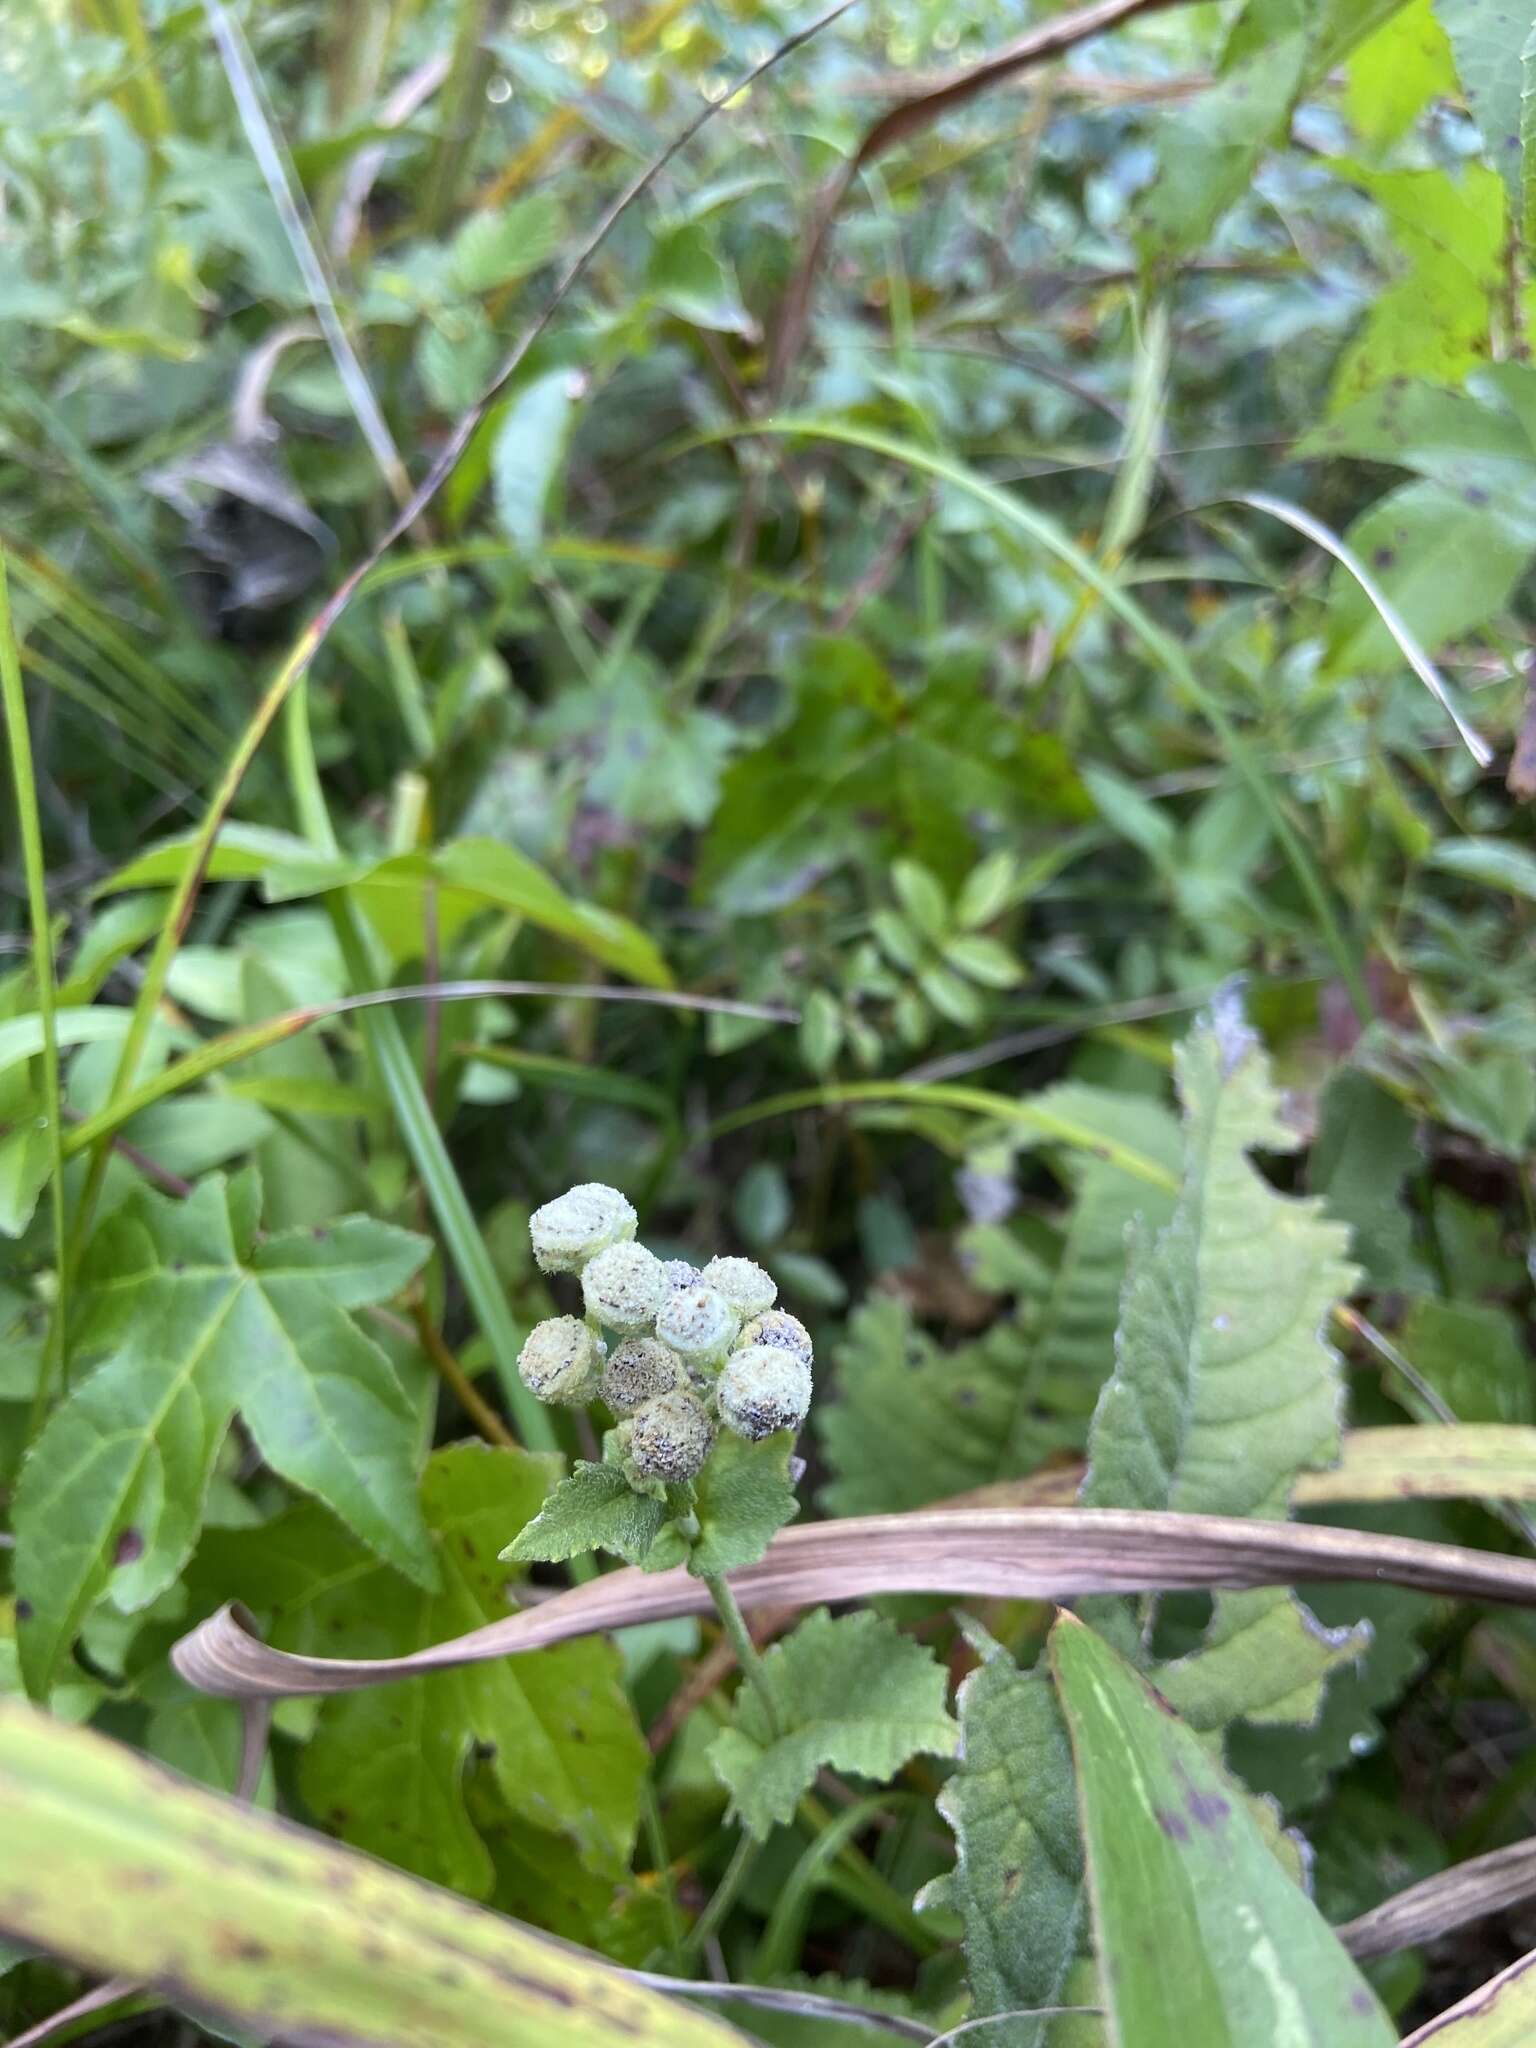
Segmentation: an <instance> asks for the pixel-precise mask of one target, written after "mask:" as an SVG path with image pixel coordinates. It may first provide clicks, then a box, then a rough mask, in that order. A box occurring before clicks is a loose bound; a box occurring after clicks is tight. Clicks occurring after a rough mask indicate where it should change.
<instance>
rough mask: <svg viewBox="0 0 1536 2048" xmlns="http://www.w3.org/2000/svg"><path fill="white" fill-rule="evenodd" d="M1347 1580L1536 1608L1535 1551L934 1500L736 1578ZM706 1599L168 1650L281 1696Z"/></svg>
mask: <svg viewBox="0 0 1536 2048" xmlns="http://www.w3.org/2000/svg"><path fill="white" fill-rule="evenodd" d="M1354 1579H1380V1580H1385V1581H1386V1582H1388V1583H1389V1584H1393V1585H1399V1586H1407V1587H1411V1588H1413V1589H1414V1590H1416V1591H1418V1592H1424V1593H1442V1594H1450V1595H1458V1596H1460V1597H1462V1598H1465V1599H1475V1600H1494V1601H1502V1602H1506V1603H1508V1604H1510V1605H1514V1606H1530V1607H1536V1561H1533V1560H1529V1559H1526V1558H1519V1557H1504V1556H1500V1555H1498V1554H1497V1553H1494V1552H1490V1551H1481V1550H1467V1549H1463V1548H1462V1547H1461V1546H1460V1545H1458V1544H1452V1543H1423V1542H1419V1541H1416V1540H1415V1539H1413V1538H1411V1537H1406V1536H1380V1535H1376V1534H1374V1533H1372V1532H1367V1531H1365V1530H1358V1529H1322V1528H1318V1529H1314V1528H1308V1527H1305V1526H1302V1525H1297V1524H1292V1523H1287V1522H1263V1521H1246V1520H1243V1519H1242V1518H1240V1517H1236V1516H1226V1515H1179V1514H1154V1513H1138V1512H1134V1511H1131V1510H1127V1509H1116V1508H1098V1509H1086V1508H1063V1509H1054V1508H1013V1509H1007V1508H1002V1509H999V1508H969V1509H951V1510H944V1509H939V1510H929V1511H924V1512H921V1513H917V1514H909V1515H866V1516H854V1517H851V1518H849V1519H848V1520H846V1521H841V1522H821V1523H813V1524H811V1525H810V1526H809V1527H806V1528H800V1529H786V1530H784V1531H783V1532H782V1533H781V1534H780V1535H779V1536H777V1537H775V1539H774V1541H773V1542H772V1544H771V1545H770V1546H769V1549H768V1553H767V1555H766V1556H765V1557H764V1558H762V1559H761V1560H760V1562H758V1563H757V1564H753V1565H748V1566H746V1567H745V1568H744V1569H743V1570H742V1571H740V1572H738V1573H735V1574H733V1576H732V1580H731V1584H732V1588H733V1590H734V1592H735V1594H736V1598H737V1599H738V1601H739V1602H740V1603H741V1605H742V1606H743V1607H744V1608H753V1607H763V1606H772V1607H786V1606H794V1607H814V1606H816V1605H817V1604H818V1603H819V1602H821V1601H826V1600H852V1599H859V1598H863V1597H866V1596H868V1595H870V1594H875V1593H937V1594H955V1595H975V1596H981V1597H991V1598H999V1599H1035V1600H1070V1599H1075V1598H1077V1597H1078V1596H1080V1595H1082V1594H1086V1593H1137V1592H1149V1591H1176V1590H1180V1589H1203V1588H1208V1587H1229V1588H1230V1587H1243V1586H1286V1585H1291V1584H1294V1583H1295V1582H1297V1581H1298V1580H1313V1581H1321V1580H1334V1581H1338V1580H1346V1581H1347V1580H1354ZM710 1605H711V1601H710V1594H709V1590H708V1588H707V1587H706V1586H704V1585H702V1584H701V1583H700V1581H699V1580H697V1579H695V1578H691V1577H690V1576H689V1574H688V1573H687V1572H686V1571H683V1570H680V1569H679V1570H674V1571H667V1572H652V1573H646V1572H642V1571H638V1570H635V1569H632V1568H631V1569H626V1570H623V1571H617V1572H610V1573H607V1574H606V1575H604V1576H603V1577H601V1578H596V1579H591V1580H589V1581H588V1582H587V1583H586V1584H585V1585H581V1586H576V1587H573V1588H572V1590H571V1591H570V1592H568V1593H561V1594H558V1595H556V1597H555V1598H554V1599H552V1600H546V1601H543V1602H541V1603H540V1604H539V1605H538V1606H536V1607H531V1608H529V1609H527V1610H526V1611H524V1612H523V1613H521V1614H511V1615H508V1617H507V1618H506V1620H505V1621H494V1622H491V1623H489V1624H488V1625H487V1626H486V1627H484V1628H478V1629H472V1630H470V1631H469V1633H468V1634H467V1635H462V1636H458V1637H455V1638H454V1639H453V1640H452V1641H451V1642H446V1643H435V1644H433V1645H432V1646H431V1647H430V1648H429V1649H425V1650H418V1651H416V1652H415V1653H414V1654H413V1655H411V1656H408V1657H387V1658H376V1659H359V1660H356V1661H351V1660H348V1659H344V1658H336V1657H297V1656H289V1655H286V1654H284V1653H282V1652H280V1651H277V1650H272V1649H269V1648H268V1647H267V1645H266V1644H264V1643H263V1642H261V1641H260V1640H259V1638H258V1637H257V1636H256V1635H255V1633H254V1630H253V1625H252V1622H251V1619H250V1617H249V1616H248V1615H244V1614H242V1612H241V1611H240V1610H239V1609H237V1608H235V1607H224V1608H221V1609H220V1610H219V1612H218V1613H217V1614H214V1615H212V1616H211V1617H210V1618H209V1619H208V1620H207V1621H205V1622H204V1623H203V1624H202V1626H201V1627H200V1628H197V1629H195V1630H193V1632H192V1633H191V1634H190V1635H188V1636H184V1637H183V1638H182V1640H181V1641H180V1642H179V1643H178V1644H177V1645H176V1648H175V1650H174V1651H173V1652H172V1656H173V1659H174V1662H175V1665H176V1668H177V1670H178V1671H179V1672H180V1673H181V1675H182V1677H183V1678H185V1679H186V1680H187V1682H188V1683H189V1684H190V1685H194V1686H196V1687H197V1688H198V1689H199V1690H200V1691H203V1692H209V1693H214V1694H217V1695H219V1696H220V1697H222V1698H226V1699H255V1698H261V1697H264V1696H266V1697H273V1698H281V1697H284V1696H287V1695H290V1694H296V1693H332V1692H344V1691H350V1690H352V1689H353V1688H355V1687H361V1686H369V1685H382V1684H385V1683H387V1682H388V1681H389V1680H391V1679H396V1678H411V1677H416V1676H419V1675H420V1674H421V1673H422V1672H426V1671H446V1670H452V1669H453V1668H455V1667H456V1666H458V1665H461V1664H473V1663H481V1662H484V1661H486V1660H488V1659H491V1658H495V1657H506V1656H512V1655H515V1654H516V1653H517V1652H518V1651H520V1650H538V1649H543V1648H545V1647H546V1646H547V1645H548V1644H550V1643H558V1642H564V1641H566V1640H567V1639H568V1638H569V1637H572V1636H580V1635H590V1634H593V1633H595V1632H597V1631H600V1630H604V1629H613V1628H624V1627H628V1626H630V1625H632V1624H634V1623H636V1622H641V1621H663V1620H667V1619H669V1618H671V1617H673V1616H677V1615H683V1614H702V1613H705V1612H707V1611H708V1609H709V1607H710Z"/></svg>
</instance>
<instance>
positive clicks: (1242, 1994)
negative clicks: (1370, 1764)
mask: <svg viewBox="0 0 1536 2048" xmlns="http://www.w3.org/2000/svg"><path fill="white" fill-rule="evenodd" d="M1050 1654H1051V1665H1052V1669H1053V1671H1054V1672H1055V1676H1056V1683H1057V1687H1058V1690H1059V1693H1060V1697H1061V1704H1062V1708H1063V1711H1064V1713H1065V1716H1066V1720H1067V1726H1068V1729H1069V1731H1070V1733H1071V1738H1072V1749H1073V1753H1074V1756H1075V1758H1076V1762H1077V1779H1078V1798H1079V1802H1080V1805H1081V1810H1082V1823H1083V1837H1084V1841H1085V1843H1086V1846H1087V1852H1088V1873H1089V1885H1090V1889H1091V1892H1092V1896H1093V1907H1094V1924H1095V1931H1096V1935H1097V1946H1098V1953H1099V1958H1100V1973H1101V1977H1102V1981H1103V1986H1104V1995H1105V2000H1106V2002H1107V2004H1108V2006H1109V2009H1110V2015H1111V2017H1110V2030H1111V2035H1112V2038H1114V2039H1116V2040H1118V2041H1122V2042H1135V2043H1136V2048H1188V2044H1189V2043H1191V2042H1195V2041H1198V2042H1199V2043H1200V2048H1255V2044H1256V2043H1258V2042H1265V2043H1272V2044H1275V2048H1279V2044H1280V2043H1282V2042H1283V2043H1285V2044H1287V2048H1391V2044H1392V2043H1393V2042H1394V2041H1395V2039H1396V2029H1395V2028H1394V2027H1393V2026H1392V2024H1391V2022H1390V2021H1389V2020H1388V2018H1387V2016H1386V2014H1385V2013H1384V2012H1383V2011H1382V2009H1381V2007H1380V2005H1379V2004H1378V2002H1377V2000H1376V1997H1375V1994H1374V1993H1373V1992H1372V1991H1371V1989H1370V1987H1369V1985H1368V1984H1367V1983H1366V1981H1365V1979H1364V1978H1363V1977H1362V1976H1361V1975H1360V1973H1359V1971H1358V1970H1357V1969H1356V1968H1355V1965H1354V1964H1353V1963H1352V1962H1351V1961H1350V1959H1349V1957H1348V1956H1347V1955H1346V1953H1345V1952H1344V1949H1343V1948H1342V1947H1341V1946H1340V1944H1339V1941H1338V1939H1337V1937H1336V1936H1335V1934H1334V1933H1333V1931H1332V1929H1331V1928H1330V1927H1329V1926H1328V1924H1327V1923H1326V1921H1324V1920H1323V1918H1322V1916H1321V1915H1320V1914H1319V1912H1318V1911H1317V1908H1316V1907H1315V1906H1314V1905H1313V1904H1312V1902H1311V1901H1310V1900H1309V1899H1308V1898H1307V1897H1306V1895H1305V1894H1304V1893H1303V1892H1302V1891H1301V1889H1300V1888H1299V1887H1298V1886H1297V1885H1296V1884H1294V1883H1293V1882H1292V1881H1291V1879H1290V1878H1289V1877H1288V1876H1287V1875H1286V1874H1285V1872H1284V1871H1283V1870H1282V1869H1281V1867H1280V1865H1279V1863H1278V1862H1277V1861H1276V1860H1275V1857H1274V1854H1273V1852H1272V1850H1271V1848H1270V1846H1269V1844H1268V1843H1267V1842H1266V1841H1265V1839H1264V1837H1263V1835H1262V1834H1261V1832H1260V1831H1259V1828H1258V1826H1257V1825H1256V1823H1255V1821H1254V1819H1253V1817H1252V1815H1251V1814H1250V1812H1249V1810H1248V1806H1247V1802H1246V1801H1245V1799H1244V1797H1243V1794H1242V1792H1241V1790H1240V1788H1239V1787H1238V1786H1237V1785H1236V1784H1235V1782H1234V1781H1233V1780H1232V1778H1231V1777H1229V1776H1228V1774H1227V1773H1226V1772H1225V1771H1224V1770H1223V1769H1222V1767H1221V1765H1220V1763H1219V1762H1218V1761H1217V1760H1216V1759H1215V1757H1213V1756H1212V1755H1211V1753H1210V1751H1209V1750H1208V1749H1207V1748H1206V1747H1205V1746H1204V1744H1203V1743H1202V1742H1201V1740H1200V1738H1199V1737H1198V1736H1197V1735H1196V1734H1194V1732H1193V1731H1192V1730H1190V1729H1188V1728H1186V1727H1185V1726H1184V1725H1183V1724H1182V1723H1181V1722H1180V1721H1179V1720H1178V1719H1177V1718H1176V1717H1175V1716H1174V1715H1173V1714H1172V1713H1171V1712H1170V1711H1169V1709H1168V1708H1167V1707H1166V1705H1164V1703H1163V1702H1162V1701H1160V1700H1159V1698H1158V1696H1157V1695H1156V1694H1155V1693H1154V1692H1153V1691H1152V1689H1151V1688H1150V1686H1148V1685H1147V1683H1146V1681H1145V1680H1144V1679H1142V1678H1140V1677H1139V1676H1138V1675H1137V1674H1136V1672H1135V1671H1133V1670H1132V1669H1131V1667H1130V1666H1129V1665H1128V1664H1126V1663H1125V1662H1124V1661H1123V1660H1122V1659H1121V1658H1119V1657H1117V1656H1116V1654H1115V1652H1114V1651H1113V1650H1112V1649H1111V1648H1110V1647H1109V1645H1108V1644H1107V1643H1106V1642H1104V1641H1103V1639H1102V1638H1101V1637H1099V1636H1096V1635H1095V1634H1094V1632H1093V1631H1092V1629H1090V1628H1088V1627H1086V1626H1085V1625H1084V1624H1083V1623H1082V1622H1080V1621H1076V1620H1074V1619H1073V1618H1072V1617H1071V1616H1069V1615H1064V1616H1062V1618H1061V1619H1060V1620H1059V1621H1058V1622H1057V1624H1056V1626H1055V1628H1054V1629H1053V1630H1052V1632H1051V1641H1050ZM1154 1928H1155V1929H1156V1938H1155V1939H1148V1930H1150V1929H1154Z"/></svg>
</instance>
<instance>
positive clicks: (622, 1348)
mask: <svg viewBox="0 0 1536 2048" xmlns="http://www.w3.org/2000/svg"><path fill="white" fill-rule="evenodd" d="M687 1380H688V1375H687V1372H686V1370H685V1369H684V1366H683V1361H682V1360H681V1359H680V1358H679V1357H678V1355H677V1353H676V1352H675V1351H669V1350H668V1349H667V1347H666V1345H665V1344H661V1343H658V1342H657V1340H656V1339H655V1338H654V1337H631V1338H629V1339H628V1341H627V1342H625V1343H623V1344H620V1345H619V1346H618V1348H617V1349H616V1350H615V1351H614V1352H613V1353H612V1354H611V1356H610V1357H609V1360H608V1363H607V1364H606V1365H605V1366H604V1367H603V1399H604V1400H605V1401H606V1402H607V1404H608V1407H609V1409H610V1410H611V1411H612V1413H613V1414H615V1415H633V1414H634V1413H635V1412H636V1410H637V1409H640V1408H643V1407H644V1406H645V1404H646V1402H647V1401H654V1400H655V1399H656V1397H657V1395H658V1394H670V1393H671V1392H673V1390H674V1389H675V1388H678V1387H683V1386H686V1385H687Z"/></svg>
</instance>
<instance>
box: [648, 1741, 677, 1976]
mask: <svg viewBox="0 0 1536 2048" xmlns="http://www.w3.org/2000/svg"><path fill="white" fill-rule="evenodd" d="M640 1820H641V1825H642V1826H643V1827H644V1829H645V1842H646V1847H647V1848H648V1849H649V1850H650V1852H651V1861H652V1863H653V1864H654V1865H655V1866H656V1884H657V1888H658V1890H659V1891H660V1893H661V1904H662V1911H663V1912H664V1913H665V1914H666V1919H667V1942H668V1945H669V1946H670V1948H671V1950H672V1952H673V1954H674V1955H678V1956H680V1955H681V1954H682V1952H683V1948H684V1945H685V1943H686V1941H687V1938H688V1936H687V1930H686V1929H685V1928H684V1926H683V1914H682V1908H681V1907H680V1906H679V1904H678V1902H677V1883H676V1880H675V1879H674V1877H673V1874H672V1851H671V1850H670V1849H669V1848H668V1846H667V1831H666V1829H665V1827H664V1826H663V1825H662V1819H661V1802H660V1800H659V1799H658V1798H657V1797H656V1780H655V1778H654V1776H653V1775H652V1774H651V1773H650V1772H647V1773H646V1776H645V1778H644V1780H643V1781H642V1783H641V1786H640Z"/></svg>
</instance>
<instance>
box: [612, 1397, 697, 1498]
mask: <svg viewBox="0 0 1536 2048" xmlns="http://www.w3.org/2000/svg"><path fill="white" fill-rule="evenodd" d="M627 1427H628V1443H627V1445H626V1449H625V1455H624V1465H625V1469H626V1471H627V1472H628V1473H629V1476H630V1477H631V1478H632V1479H638V1480H646V1479H662V1480H665V1481H666V1482H667V1484H668V1485H675V1484H677V1483H678V1482H679V1481H681V1480H684V1479H692V1478H693V1477H694V1475H695V1474H696V1473H698V1472H700V1471H702V1470H703V1467H704V1460H705V1459H706V1458H707V1457H708V1456H709V1453H710V1447H711V1445H712V1444H713V1443H714V1440H715V1428H714V1424H713V1423H712V1422H711V1421H710V1419H709V1416H708V1414H707V1413H706V1412H705V1409H704V1406H703V1403H702V1402H700V1401H698V1400H696V1399H695V1397H694V1396H693V1395H692V1394H688V1393H684V1392H683V1391H682V1390H681V1389H675V1390H674V1391H673V1392H672V1393H670V1394H658V1395H657V1396H656V1398H655V1400H654V1401H647V1402H646V1404H645V1406H644V1407H643V1408H642V1409H640V1410H639V1412H638V1413H637V1414H636V1415H635V1416H634V1418H633V1420H632V1421H631V1422H630V1423H629V1424H628V1426H627Z"/></svg>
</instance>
